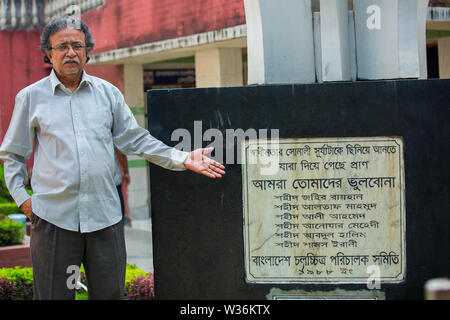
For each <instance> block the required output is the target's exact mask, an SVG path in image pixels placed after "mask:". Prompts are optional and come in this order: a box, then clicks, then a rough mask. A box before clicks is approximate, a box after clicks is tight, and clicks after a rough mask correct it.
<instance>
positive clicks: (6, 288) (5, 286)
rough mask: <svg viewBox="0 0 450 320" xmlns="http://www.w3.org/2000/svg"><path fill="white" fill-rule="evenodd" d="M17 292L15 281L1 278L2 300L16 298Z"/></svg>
mask: <svg viewBox="0 0 450 320" xmlns="http://www.w3.org/2000/svg"><path fill="white" fill-rule="evenodd" d="M16 292H17V289H16V285H15V283H14V281H11V280H8V279H5V278H0V300H14V299H15V298H16V295H17V294H16Z"/></svg>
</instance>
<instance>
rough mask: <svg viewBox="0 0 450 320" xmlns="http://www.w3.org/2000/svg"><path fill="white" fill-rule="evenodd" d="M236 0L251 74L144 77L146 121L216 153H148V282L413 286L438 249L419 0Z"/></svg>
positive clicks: (443, 237)
mask: <svg viewBox="0 0 450 320" xmlns="http://www.w3.org/2000/svg"><path fill="white" fill-rule="evenodd" d="M244 3H245V9H246V18H247V29H248V59H249V63H248V67H249V83H250V84H252V85H251V86H247V87H227V88H205V89H201V88H198V89H179V90H173V89H171V90H152V91H149V92H148V109H149V110H148V111H149V126H148V127H149V128H150V131H151V133H152V134H153V135H154V136H156V137H157V138H159V139H161V140H163V141H164V142H165V143H167V144H169V145H173V146H176V147H178V148H184V149H193V148H194V147H199V146H200V145H201V146H203V147H206V146H214V147H216V151H215V153H214V154H213V156H214V157H215V158H216V160H218V161H221V162H223V163H224V164H225V165H226V167H227V175H226V176H225V177H224V178H223V179H222V180H220V181H206V180H205V179H202V178H201V177H196V176H194V175H191V174H189V173H185V174H171V173H170V172H169V173H167V172H166V171H163V170H162V169H160V168H158V167H156V166H153V165H151V170H150V176H151V178H152V180H151V181H152V182H151V196H152V224H153V237H154V238H153V245H154V266H155V295H156V298H157V299H423V297H424V296H423V295H424V284H425V283H426V281H427V280H429V279H432V278H436V277H446V276H448V274H447V272H448V265H450V250H449V243H450V241H449V240H450V238H449V234H448V227H449V225H450V218H449V215H447V214H445V213H446V212H448V210H449V205H448V195H449V194H450V187H449V186H448V183H447V182H446V180H448V176H449V174H450V170H449V168H448V166H446V165H445V164H446V163H448V161H449V160H450V159H449V155H450V149H449V146H448V143H446V141H448V140H449V137H450V130H449V129H448V125H447V123H446V122H447V119H448V117H449V116H450V110H449V107H448V101H449V98H450V96H449V92H450V90H449V88H450V80H426V63H425V61H426V59H425V56H424V46H425V36H424V32H425V9H426V1H422V0H418V1H407V2H406V1H402V0H394V1H387V0H372V1H366V0H362V1H359V0H358V1H353V2H352V1H348V0H326V1H312V2H311V1H309V0H286V1H282V2H274V1H271V0H245V1H244ZM292 30H298V31H297V32H292ZM407 31H408V32H407ZM199 124H200V126H199ZM180 132H185V133H187V135H188V136H189V139H187V138H186V140H184V138H183V137H184V136H186V135H183V134H180ZM269 132H270V136H269V135H268V134H267V133H269ZM190 147H191V148H190Z"/></svg>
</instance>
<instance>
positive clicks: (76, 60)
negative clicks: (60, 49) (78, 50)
mask: <svg viewBox="0 0 450 320" xmlns="http://www.w3.org/2000/svg"><path fill="white" fill-rule="evenodd" d="M71 62H75V63H77V64H80V61H79V60H78V59H66V60H64V61H63V64H66V63H71Z"/></svg>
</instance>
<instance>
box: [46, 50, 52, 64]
mask: <svg viewBox="0 0 450 320" xmlns="http://www.w3.org/2000/svg"><path fill="white" fill-rule="evenodd" d="M45 55H46V56H47V58H48V60H50V64H53V63H52V59H53V58H52V53H51V51H47V52H46V53H45Z"/></svg>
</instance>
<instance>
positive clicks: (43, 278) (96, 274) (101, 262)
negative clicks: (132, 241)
mask: <svg viewBox="0 0 450 320" xmlns="http://www.w3.org/2000/svg"><path fill="white" fill-rule="evenodd" d="M122 223H123V222H122V221H121V222H119V223H118V224H115V225H113V226H110V227H108V228H105V229H102V230H99V231H95V232H91V233H80V232H73V231H68V230H64V229H61V228H58V227H56V226H55V225H53V224H51V223H49V222H47V221H45V220H43V219H40V218H39V217H37V216H36V215H34V214H33V216H32V225H31V260H32V264H33V278H34V285H33V290H34V299H36V300H74V299H75V289H74V288H73V285H72V286H71V285H70V283H73V274H74V271H73V267H74V266H75V267H77V266H78V267H79V266H80V265H81V263H83V266H84V269H85V271H86V277H87V282H88V285H87V287H88V296H89V299H96V300H100V299H101V300H113V299H114V300H118V299H119V300H120V299H124V294H125V269H126V248H125V237H124V231H123V230H124V229H123V225H122ZM69 277H72V279H69Z"/></svg>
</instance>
